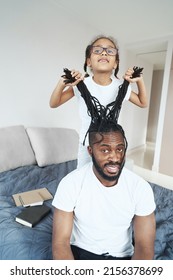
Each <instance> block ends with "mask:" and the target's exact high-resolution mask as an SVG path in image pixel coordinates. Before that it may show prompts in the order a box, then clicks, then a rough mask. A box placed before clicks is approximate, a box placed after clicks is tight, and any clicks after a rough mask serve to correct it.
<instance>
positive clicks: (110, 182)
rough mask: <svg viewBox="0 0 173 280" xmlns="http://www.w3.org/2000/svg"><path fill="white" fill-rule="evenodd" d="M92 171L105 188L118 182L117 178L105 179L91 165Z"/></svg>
mask: <svg viewBox="0 0 173 280" xmlns="http://www.w3.org/2000/svg"><path fill="white" fill-rule="evenodd" d="M93 172H94V174H95V176H96V177H97V179H98V180H99V181H100V183H101V184H102V185H103V186H105V187H107V188H110V187H113V186H115V185H116V184H117V183H118V180H114V181H109V180H106V179H104V178H103V177H102V176H101V175H100V174H99V173H98V171H97V170H96V168H95V167H94V166H93Z"/></svg>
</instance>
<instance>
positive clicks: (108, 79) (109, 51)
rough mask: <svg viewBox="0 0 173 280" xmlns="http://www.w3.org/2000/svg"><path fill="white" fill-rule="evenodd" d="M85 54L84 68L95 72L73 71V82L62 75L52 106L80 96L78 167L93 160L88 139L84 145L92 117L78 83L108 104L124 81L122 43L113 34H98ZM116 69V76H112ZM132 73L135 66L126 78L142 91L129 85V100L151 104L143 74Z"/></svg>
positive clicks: (135, 102)
mask: <svg viewBox="0 0 173 280" xmlns="http://www.w3.org/2000/svg"><path fill="white" fill-rule="evenodd" d="M85 55H86V57H85V64H84V70H85V72H86V73H87V71H88V69H90V72H92V75H91V76H89V75H88V74H86V75H85V77H83V76H82V74H81V73H80V72H78V71H76V70H72V71H71V74H72V77H75V79H76V81H75V82H74V83H72V84H65V83H64V80H65V79H64V78H60V80H59V81H58V84H57V86H56V87H55V89H54V91H53V93H52V95H51V98H50V107H52V108H56V107H58V106H60V105H62V104H63V103H65V102H67V101H68V100H69V99H71V98H72V97H73V96H76V97H77V99H78V102H79V114H80V118H81V131H80V137H79V140H80V141H79V142H80V143H79V152H78V167H81V166H83V165H84V164H85V163H87V162H88V161H91V158H90V156H89V154H88V151H87V146H88V141H87V139H86V141H85V146H83V144H82V143H83V140H84V137H85V134H86V132H87V130H88V127H89V125H90V121H91V119H90V117H89V115H88V113H87V108H86V105H85V102H84V100H83V98H82V97H81V94H80V92H79V91H78V89H77V87H76V85H77V84H78V83H79V82H80V81H81V80H83V81H84V83H85V84H86V86H87V88H88V90H89V92H90V93H91V95H92V96H95V97H96V98H97V99H98V100H99V102H100V104H102V105H104V106H106V105H107V104H109V103H110V102H112V101H114V100H115V98H116V96H117V93H118V89H119V86H120V85H121V84H122V81H120V80H119V79H118V78H117V73H118V70H119V53H118V46H117V43H116V42H115V40H114V39H113V38H112V37H105V36H100V37H97V38H96V39H95V40H93V41H92V42H91V44H90V45H89V46H87V48H86V52H85ZM113 72H114V76H113V75H112V74H113ZM132 73H133V69H132V68H129V69H128V70H127V71H126V73H125V75H124V79H126V80H127V81H128V82H131V83H134V82H135V83H136V84H137V88H138V93H135V92H134V91H131V86H130V85H129V87H128V90H127V93H126V96H125V100H129V101H130V102H132V103H133V104H135V105H137V106H139V107H141V108H144V107H146V106H147V97H146V89H145V84H144V81H143V77H142V76H140V77H138V78H134V79H131V78H130V77H131V75H132ZM67 86H68V87H67ZM66 87H67V88H66Z"/></svg>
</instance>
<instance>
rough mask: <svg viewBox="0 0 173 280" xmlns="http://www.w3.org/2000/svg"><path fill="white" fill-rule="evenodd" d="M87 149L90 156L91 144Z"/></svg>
mask: <svg viewBox="0 0 173 280" xmlns="http://www.w3.org/2000/svg"><path fill="white" fill-rule="evenodd" d="M87 149H88V153H89V155H90V156H92V148H91V146H88V147H87Z"/></svg>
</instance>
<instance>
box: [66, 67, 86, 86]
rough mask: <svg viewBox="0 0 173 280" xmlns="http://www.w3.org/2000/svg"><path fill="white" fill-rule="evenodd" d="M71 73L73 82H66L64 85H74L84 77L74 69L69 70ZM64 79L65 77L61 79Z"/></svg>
mask: <svg viewBox="0 0 173 280" xmlns="http://www.w3.org/2000/svg"><path fill="white" fill-rule="evenodd" d="M71 75H72V77H73V78H75V82H73V83H68V84H66V86H76V85H77V84H78V83H79V82H80V81H82V80H83V79H84V76H82V74H81V73H80V72H79V71H77V70H75V69H73V70H71ZM64 80H66V79H65V78H63V81H64Z"/></svg>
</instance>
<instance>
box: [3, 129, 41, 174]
mask: <svg viewBox="0 0 173 280" xmlns="http://www.w3.org/2000/svg"><path fill="white" fill-rule="evenodd" d="M31 164H36V160H35V156H34V153H33V150H32V147H31V145H30V142H29V139H28V136H27V133H26V131H25V128H24V126H22V125H19V126H10V127H5V128H0V172H3V171H7V170H11V169H15V168H17V167H20V166H26V165H31Z"/></svg>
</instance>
